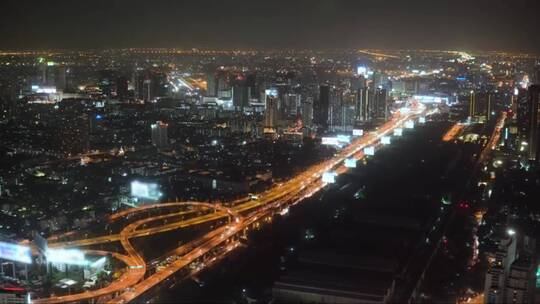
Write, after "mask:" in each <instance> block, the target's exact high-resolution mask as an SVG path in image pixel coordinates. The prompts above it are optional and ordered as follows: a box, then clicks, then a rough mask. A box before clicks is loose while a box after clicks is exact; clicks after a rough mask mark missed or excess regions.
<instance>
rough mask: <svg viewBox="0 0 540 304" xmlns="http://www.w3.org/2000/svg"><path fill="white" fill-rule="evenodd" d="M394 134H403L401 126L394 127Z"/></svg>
mask: <svg viewBox="0 0 540 304" xmlns="http://www.w3.org/2000/svg"><path fill="white" fill-rule="evenodd" d="M394 136H403V129H402V128H396V129H394Z"/></svg>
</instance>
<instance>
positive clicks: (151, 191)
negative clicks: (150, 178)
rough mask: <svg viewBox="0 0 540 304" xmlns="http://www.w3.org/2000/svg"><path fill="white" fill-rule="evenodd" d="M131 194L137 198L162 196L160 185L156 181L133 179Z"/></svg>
mask: <svg viewBox="0 0 540 304" xmlns="http://www.w3.org/2000/svg"><path fill="white" fill-rule="evenodd" d="M131 196H133V197H136V198H144V199H151V200H158V199H159V198H160V197H161V196H162V193H161V192H159V187H158V184H156V183H143V182H139V181H132V182H131Z"/></svg>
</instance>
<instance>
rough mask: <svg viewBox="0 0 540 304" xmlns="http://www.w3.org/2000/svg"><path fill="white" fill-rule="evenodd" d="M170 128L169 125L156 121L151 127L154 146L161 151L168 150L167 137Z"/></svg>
mask: <svg viewBox="0 0 540 304" xmlns="http://www.w3.org/2000/svg"><path fill="white" fill-rule="evenodd" d="M168 127H169V125H168V124H166V123H164V122H162V121H156V123H155V124H152V125H151V132H152V134H151V136H152V145H154V146H155V147H156V148H158V149H160V150H161V149H165V148H167V146H168V144H169V142H168V137H167V128H168Z"/></svg>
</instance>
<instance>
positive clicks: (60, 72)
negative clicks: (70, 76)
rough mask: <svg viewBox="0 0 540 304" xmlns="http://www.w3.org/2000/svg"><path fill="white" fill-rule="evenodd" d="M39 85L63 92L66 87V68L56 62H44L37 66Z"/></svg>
mask: <svg viewBox="0 0 540 304" xmlns="http://www.w3.org/2000/svg"><path fill="white" fill-rule="evenodd" d="M39 73H40V75H39V84H40V85H41V86H47V87H55V88H56V89H57V90H59V91H64V90H65V89H66V87H67V68H66V67H65V66H62V65H58V64H57V63H56V62H52V61H44V60H42V62H40V65H39Z"/></svg>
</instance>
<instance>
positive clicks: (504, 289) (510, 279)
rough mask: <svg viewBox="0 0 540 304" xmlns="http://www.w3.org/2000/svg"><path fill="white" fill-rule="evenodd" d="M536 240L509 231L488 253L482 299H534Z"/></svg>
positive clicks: (524, 301) (506, 301)
mask: <svg viewBox="0 0 540 304" xmlns="http://www.w3.org/2000/svg"><path fill="white" fill-rule="evenodd" d="M535 245H536V241H535V240H534V239H532V238H529V237H527V236H519V235H517V234H512V235H509V236H507V237H506V238H503V239H502V240H501V242H500V244H499V247H498V249H497V251H496V252H494V253H492V254H491V256H492V257H491V259H490V265H489V269H488V271H487V273H486V279H485V289H484V291H485V297H484V301H485V303H534V301H533V299H534V290H535V274H536V266H537V263H536V260H535V259H534V252H535Z"/></svg>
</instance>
